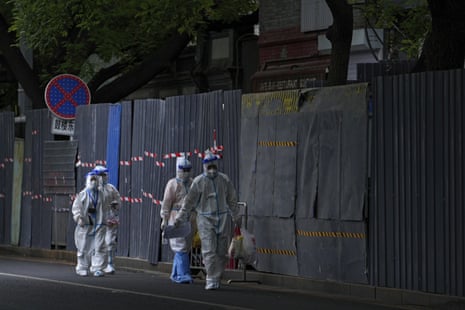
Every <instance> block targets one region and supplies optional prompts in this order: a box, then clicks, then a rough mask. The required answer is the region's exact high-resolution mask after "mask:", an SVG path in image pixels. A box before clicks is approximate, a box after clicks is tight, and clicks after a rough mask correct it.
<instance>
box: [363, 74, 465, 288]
mask: <svg viewBox="0 0 465 310" xmlns="http://www.w3.org/2000/svg"><path fill="white" fill-rule="evenodd" d="M464 89H465V76H464V71H463V70H457V71H447V72H434V73H433V72H429V73H421V74H410V75H400V76H394V77H382V78H378V79H377V80H376V81H375V83H374V87H373V91H374V97H373V147H372V151H373V156H372V159H373V163H372V168H373V169H372V190H371V198H370V200H371V201H370V215H369V224H370V226H369V231H370V233H369V235H370V242H369V253H370V260H369V261H370V264H369V270H370V282H371V283H372V284H373V285H376V286H384V287H393V288H402V289H412V290H420V291H427V292H434V293H440V294H448V295H457V296H464V283H465V269H464V260H465V238H464V222H465V211H464V205H465V201H464V192H463V188H464V177H465V171H464V163H463V162H464V129H465V125H464V123H463V121H464V119H465V108H464V102H465V94H464Z"/></svg>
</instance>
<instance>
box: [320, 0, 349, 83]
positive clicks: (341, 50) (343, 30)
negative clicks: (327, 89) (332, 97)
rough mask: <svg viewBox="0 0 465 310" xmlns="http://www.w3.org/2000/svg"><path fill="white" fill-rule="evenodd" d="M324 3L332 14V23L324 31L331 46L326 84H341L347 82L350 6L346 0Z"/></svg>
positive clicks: (330, 0) (329, 0) (328, 0)
mask: <svg viewBox="0 0 465 310" xmlns="http://www.w3.org/2000/svg"><path fill="white" fill-rule="evenodd" d="M326 3H327V4H328V6H329V9H330V10H331V13H332V14H333V24H332V25H331V26H330V27H329V29H328V31H327V32H326V37H327V38H328V40H329V41H331V46H332V47H331V62H330V65H329V73H328V80H327V84H326V85H328V86H331V85H341V84H345V83H346V82H347V72H348V67H349V57H350V47H351V45H352V30H353V12H352V6H351V5H350V4H348V3H347V1H346V0H344V1H342V0H326Z"/></svg>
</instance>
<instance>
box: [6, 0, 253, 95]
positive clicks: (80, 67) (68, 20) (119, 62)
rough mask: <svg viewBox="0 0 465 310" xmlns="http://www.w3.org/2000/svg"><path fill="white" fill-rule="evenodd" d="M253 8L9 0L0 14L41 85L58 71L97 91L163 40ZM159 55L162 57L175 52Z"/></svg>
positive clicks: (247, 4)
mask: <svg viewBox="0 0 465 310" xmlns="http://www.w3.org/2000/svg"><path fill="white" fill-rule="evenodd" d="M256 8H257V3H256V1H255V0H228V1H224V0H189V1H185V0H67V1H62V0H10V1H9V2H7V3H6V4H3V5H1V4H0V14H2V15H3V17H4V18H5V20H7V21H9V22H10V28H9V30H10V31H11V32H12V33H14V34H15V35H16V43H18V42H19V39H20V38H21V39H23V40H24V42H25V43H26V45H27V46H28V47H29V48H30V49H32V51H33V53H34V71H35V73H36V74H38V75H39V77H40V81H41V86H42V87H43V86H44V84H46V82H47V81H48V80H50V78H51V77H53V76H55V75H57V74H59V73H73V74H78V75H81V76H84V77H86V79H87V82H88V83H90V84H92V83H93V84H92V85H93V86H94V89H93V90H94V91H97V89H98V88H99V87H100V86H102V85H103V84H104V83H108V80H109V79H114V78H115V77H116V76H118V77H121V76H122V75H124V74H130V73H131V72H134V69H135V68H137V66H140V65H142V64H143V65H146V64H147V60H148V59H150V57H152V56H153V55H154V54H156V53H157V52H159V53H160V51H161V50H165V51H168V52H169V51H170V49H171V48H172V47H170V46H167V45H166V44H167V42H171V43H172V44H174V45H176V43H179V45H182V44H184V45H185V44H187V43H188V42H189V40H193V39H195V36H196V34H197V33H198V32H199V31H202V30H203V29H205V28H206V27H208V25H209V24H210V23H212V22H215V21H225V22H229V21H233V20H236V19H238V18H240V16H242V15H244V14H248V13H250V12H251V11H254V10H256ZM173 38H174V39H177V40H178V41H176V42H174V43H173V40H174V39H173ZM173 49H174V47H173ZM178 49H181V50H182V48H181V47H180V46H178ZM171 52H172V53H174V51H171ZM162 55H164V56H166V57H165V58H166V59H164V60H166V61H170V60H172V58H173V57H175V56H176V55H168V53H164V54H163V53H162ZM91 56H92V57H91ZM96 59H97V61H95V60H96ZM102 64H105V66H102ZM163 65H165V66H166V64H161V62H160V61H159V65H158V66H153V68H158V69H160V68H161V67H163ZM110 66H111V68H112V69H113V70H109V67H110ZM102 70H106V72H105V74H102ZM154 70H155V69H154ZM110 72H111V73H110ZM139 73H140V72H139ZM154 74H156V72H153V74H152V76H151V77H153V75H154ZM146 76H147V77H148V79H150V77H149V76H150V74H147V75H146ZM96 77H98V78H97V79H95V78H96ZM134 78H137V77H134ZM92 79H95V80H94V81H93V80H92ZM96 81H98V82H96ZM146 82H148V80H147V81H145V82H144V83H142V85H143V84H145V83H146ZM120 86H121V85H119V87H120ZM107 90H108V89H107ZM93 98H96V97H94V96H93ZM113 99H114V98H113ZM119 99H121V98H119Z"/></svg>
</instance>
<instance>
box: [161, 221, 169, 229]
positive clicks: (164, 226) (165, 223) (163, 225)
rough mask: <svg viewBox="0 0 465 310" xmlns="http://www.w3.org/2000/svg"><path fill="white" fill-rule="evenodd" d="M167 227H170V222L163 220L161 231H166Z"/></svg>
mask: <svg viewBox="0 0 465 310" xmlns="http://www.w3.org/2000/svg"><path fill="white" fill-rule="evenodd" d="M166 226H168V220H167V219H163V221H161V230H165V228H166Z"/></svg>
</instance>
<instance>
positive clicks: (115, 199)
mask: <svg viewBox="0 0 465 310" xmlns="http://www.w3.org/2000/svg"><path fill="white" fill-rule="evenodd" d="M112 187H113V191H112V199H111V207H112V208H113V210H115V211H119V208H120V207H121V196H120V194H119V192H118V190H117V189H116V187H114V186H113V185H112Z"/></svg>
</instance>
